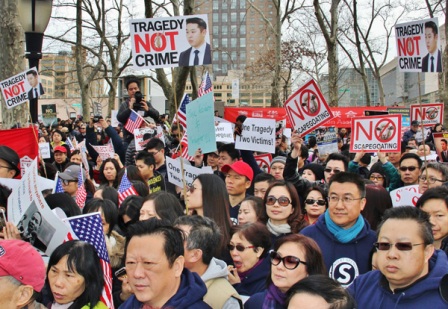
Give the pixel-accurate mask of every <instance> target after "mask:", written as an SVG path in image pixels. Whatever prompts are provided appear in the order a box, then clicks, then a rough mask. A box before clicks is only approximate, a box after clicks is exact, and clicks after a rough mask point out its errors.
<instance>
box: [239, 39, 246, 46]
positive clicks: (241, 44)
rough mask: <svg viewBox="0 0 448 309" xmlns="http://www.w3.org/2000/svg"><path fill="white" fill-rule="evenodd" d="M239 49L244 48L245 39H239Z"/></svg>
mask: <svg viewBox="0 0 448 309" xmlns="http://www.w3.org/2000/svg"><path fill="white" fill-rule="evenodd" d="M240 47H246V38H240Z"/></svg>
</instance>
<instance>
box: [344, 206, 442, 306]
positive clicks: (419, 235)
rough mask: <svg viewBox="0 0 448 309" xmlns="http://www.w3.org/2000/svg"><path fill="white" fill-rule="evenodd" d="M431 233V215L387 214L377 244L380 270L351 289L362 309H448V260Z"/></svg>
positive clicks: (411, 210) (405, 210) (398, 210)
mask: <svg viewBox="0 0 448 309" xmlns="http://www.w3.org/2000/svg"><path fill="white" fill-rule="evenodd" d="M431 229H432V226H431V223H430V222H429V217H428V214H426V213H425V212H423V211H421V210H420V209H418V208H416V207H414V206H404V207H394V208H390V209H388V210H386V212H385V213H384V215H383V221H382V222H381V223H380V225H379V226H378V238H377V242H376V243H375V247H376V249H377V252H376V265H377V269H378V270H375V271H371V272H369V273H366V274H364V275H361V276H359V277H358V278H356V279H355V281H354V282H353V284H352V285H351V286H350V287H349V288H348V291H349V292H350V294H351V295H352V296H353V297H354V298H355V300H356V302H357V304H358V307H359V308H396V309H400V308H406V309H408V308H426V307H428V306H430V307H431V308H447V307H448V304H447V302H446V301H444V300H443V298H442V297H441V291H442V289H443V288H442V286H441V280H442V277H444V276H445V275H446V274H447V273H448V270H447V265H448V260H447V256H446V254H445V253H444V252H443V251H441V250H434V245H433V242H434V237H433V234H432V231H431ZM439 289H440V290H439Z"/></svg>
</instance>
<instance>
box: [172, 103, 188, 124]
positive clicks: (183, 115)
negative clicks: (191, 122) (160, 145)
mask: <svg viewBox="0 0 448 309" xmlns="http://www.w3.org/2000/svg"><path fill="white" fill-rule="evenodd" d="M188 103H190V96H189V95H188V94H184V97H183V98H182V102H181V104H180V106H179V109H178V110H177V117H176V116H174V119H173V123H174V122H175V121H176V120H177V118H179V123H180V124H181V125H182V127H184V129H186V128H187V105H188Z"/></svg>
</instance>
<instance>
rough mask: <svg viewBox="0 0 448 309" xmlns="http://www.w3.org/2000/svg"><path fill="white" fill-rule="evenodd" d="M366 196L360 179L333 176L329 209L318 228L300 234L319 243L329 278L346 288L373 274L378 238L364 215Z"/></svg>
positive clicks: (310, 228) (349, 175) (320, 220)
mask: <svg viewBox="0 0 448 309" xmlns="http://www.w3.org/2000/svg"><path fill="white" fill-rule="evenodd" d="M365 196H366V189H365V184H364V180H363V179H362V177H361V176H359V175H358V174H352V173H344V172H343V173H338V174H336V175H334V176H333V177H332V178H331V180H330V186H329V189H328V209H327V210H326V211H325V213H324V214H323V215H321V216H320V217H319V219H318V220H317V222H316V223H315V224H313V225H311V226H308V227H306V228H305V229H303V230H302V231H301V234H303V235H305V236H308V237H311V238H312V239H314V240H315V241H316V242H317V244H318V245H319V247H320V249H321V250H322V255H323V257H324V260H325V266H326V267H327V269H328V271H329V276H330V277H331V278H333V279H335V280H337V281H338V282H339V283H341V285H342V286H344V287H346V286H348V285H349V284H350V283H352V282H353V280H354V279H355V278H356V277H357V276H358V275H360V274H363V273H366V272H368V271H369V270H370V263H369V260H370V252H371V250H372V244H373V242H374V241H375V240H376V234H375V232H374V231H372V230H371V229H370V225H369V223H368V222H367V221H366V220H365V219H364V217H363V216H362V215H361V211H362V210H363V209H364V206H365V205H366V198H365ZM360 308H361V307H360Z"/></svg>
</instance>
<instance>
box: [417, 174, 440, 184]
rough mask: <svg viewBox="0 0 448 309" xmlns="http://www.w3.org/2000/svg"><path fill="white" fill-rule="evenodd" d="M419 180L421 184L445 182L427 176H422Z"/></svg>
mask: <svg viewBox="0 0 448 309" xmlns="http://www.w3.org/2000/svg"><path fill="white" fill-rule="evenodd" d="M419 179H420V181H421V182H425V181H428V183H435V182H436V181H440V182H444V180H441V179H437V178H435V177H428V178H426V176H420V177H419Z"/></svg>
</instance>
